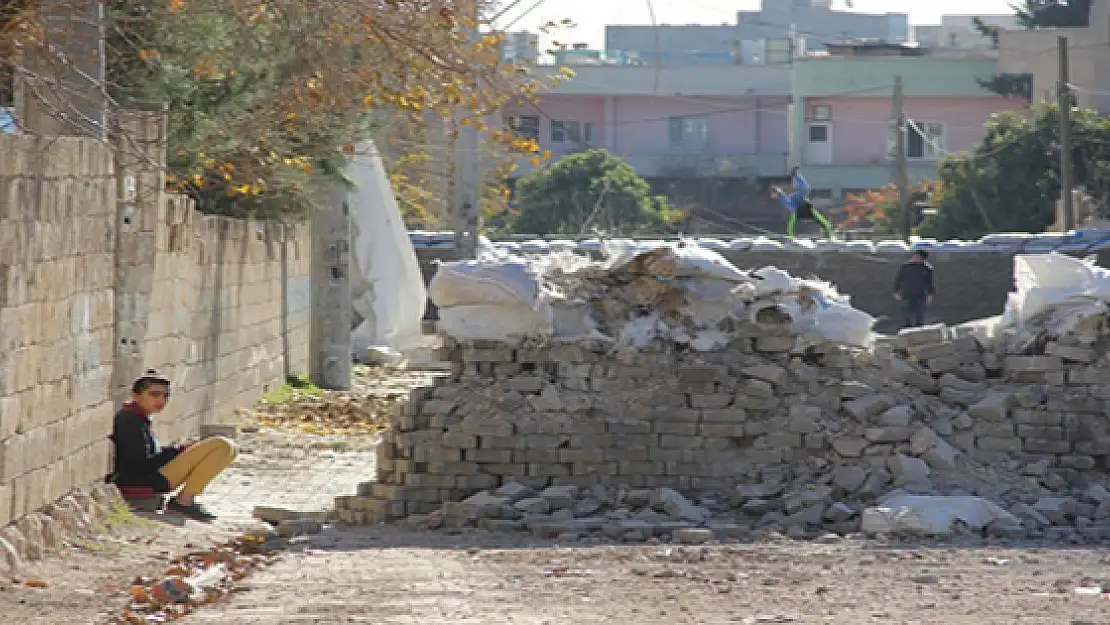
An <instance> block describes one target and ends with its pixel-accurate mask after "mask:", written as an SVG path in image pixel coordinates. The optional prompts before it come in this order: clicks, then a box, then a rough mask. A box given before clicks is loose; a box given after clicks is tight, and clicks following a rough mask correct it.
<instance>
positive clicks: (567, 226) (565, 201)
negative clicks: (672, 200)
mask: <svg viewBox="0 0 1110 625" xmlns="http://www.w3.org/2000/svg"><path fill="white" fill-rule="evenodd" d="M515 195H516V197H515V204H516V209H515V215H514V216H513V218H512V219H511V220H510V223H509V228H510V230H511V231H512V232H516V233H520V234H536V235H549V234H561V235H578V234H580V233H590V232H597V231H600V232H605V233H607V234H610V235H617V234H620V235H636V234H660V233H667V232H673V231H674V228H673V224H674V223H675V222H676V221H677V220H678V219H680V218H681V214H680V213H679V212H678V211H675V210H673V209H671V208H670V207H669V206H668V204H667V200H666V198H663V197H661V196H652V195H651V187H650V185H649V184H648V182H647V181H646V180H644V179H643V178H642V177H641V176H640V175H639V174H637V173H636V170H634V169H633V168H632V167H631V166H630V165H629V164H628V163H626V162H624V161H623V160H621V159H620V158H618V157H616V156H613V155H612V154H610V153H609V152H607V151H605V150H588V151H585V152H579V153H576V154H570V155H568V156H565V157H563V158H562V159H560V160H558V161H556V162H554V163H552V164H549V165H545V166H543V167H541V168H538V169H536V170H535V171H533V172H532V173H530V174H528V175H527V176H523V177H521V178H520V179H519V180H517V183H516V194H515Z"/></svg>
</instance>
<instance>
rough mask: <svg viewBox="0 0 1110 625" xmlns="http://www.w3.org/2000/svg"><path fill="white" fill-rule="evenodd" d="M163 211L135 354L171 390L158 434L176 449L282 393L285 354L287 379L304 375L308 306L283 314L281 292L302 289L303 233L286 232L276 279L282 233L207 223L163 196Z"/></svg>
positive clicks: (186, 203)
mask: <svg viewBox="0 0 1110 625" xmlns="http://www.w3.org/2000/svg"><path fill="white" fill-rule="evenodd" d="M163 211H164V212H163V214H162V215H161V216H160V217H159V219H158V223H159V228H158V231H157V237H156V247H157V256H156V259H155V264H154V279H153V284H152V292H151V297H150V307H151V308H150V320H149V325H148V327H147V332H146V336H145V338H144V340H143V343H142V350H143V362H144V363H146V366H149V367H157V368H158V369H160V370H162V371H163V372H164V373H166V374H167V375H169V376H170V378H171V379H173V380H174V384H175V389H174V397H173V400H172V401H171V402H170V406H169V407H168V409H167V411H166V413H165V414H164V415H163V416H162V417H160V418H159V434H160V436H162V437H164V438H166V440H175V439H179V438H183V437H185V436H188V435H190V434H194V433H196V432H197V430H198V428H199V426H200V425H202V424H205V423H216V422H220V421H222V420H225V419H226V418H227V417H229V416H230V412H231V410H232V409H234V408H237V407H243V406H249V405H250V404H252V403H253V402H254V401H256V400H257V399H258V398H259V396H260V395H261V394H263V393H265V392H267V391H269V390H272V389H274V388H276V387H278V386H280V385H281V384H282V383H283V382H284V380H285V375H286V363H285V362H284V356H283V354H284V350H285V348H286V346H288V349H289V353H290V362H289V363H288V364H289V367H288V370H289V372H290V373H302V372H304V371H305V370H306V368H307V361H308V311H307V306H308V302H307V301H306V300H305V298H303V297H302V298H300V299H299V300H298V301H296V302H291V305H290V307H289V308H290V309H289V310H284V309H283V294H282V291H283V282H284V288H286V289H287V290H288V291H295V290H297V289H299V288H302V283H305V282H307V276H308V263H309V257H308V254H307V250H308V249H309V248H308V245H309V242H308V240H307V228H301V229H297V228H294V227H288V228H287V229H286V230H285V232H286V233H287V234H288V237H289V240H288V242H286V243H284V245H286V253H285V258H286V270H285V272H284V275H283V271H282V252H281V247H282V245H283V242H282V236H283V229H282V227H281V226H280V225H276V224H271V223H266V222H251V221H244V220H237V219H229V218H225V217H213V216H207V215H204V214H201V213H199V212H197V211H196V210H195V209H194V208H193V205H192V202H191V201H190V200H189V199H188V198H186V197H183V196H168V197H167V201H166V202H165V203H164V208H163ZM283 315H286V320H285V323H284V324H283V320H282V317H283ZM283 331H284V332H285V333H286V340H285V341H283V340H282V333H283Z"/></svg>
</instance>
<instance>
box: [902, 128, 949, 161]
mask: <svg viewBox="0 0 1110 625" xmlns="http://www.w3.org/2000/svg"><path fill="white" fill-rule="evenodd" d="M944 154H945V148H944V124H943V123H941V122H923V121H917V120H912V119H908V120H906V158H910V159H917V160H922V161H937V160H940V159H942V158H944Z"/></svg>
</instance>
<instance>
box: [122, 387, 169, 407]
mask: <svg viewBox="0 0 1110 625" xmlns="http://www.w3.org/2000/svg"><path fill="white" fill-rule="evenodd" d="M131 399H132V400H134V402H135V404H136V405H137V406H138V407H139V408H142V409H143V412H145V413H147V414H158V413H159V412H162V411H163V410H165V408H166V402H168V401H169V400H170V387H169V386H168V385H166V384H151V385H150V386H148V387H146V389H144V390H143V392H142V393H132V394H131Z"/></svg>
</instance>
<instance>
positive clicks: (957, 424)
mask: <svg viewBox="0 0 1110 625" xmlns="http://www.w3.org/2000/svg"><path fill="white" fill-rule="evenodd" d="M683 253H684V252H682V251H681V250H675V251H672V252H666V251H665V250H662V251H661V250H656V251H652V252H650V253H647V254H639V255H636V256H634V257H633V258H632V259H631V260H627V261H622V262H621V263H618V264H616V265H613V266H609V267H607V268H604V269H603V270H602V269H599V268H597V267H589V268H586V269H581V270H575V272H573V275H574V276H577V277H578V278H581V280H578V279H576V280H568V279H566V276H565V275H563V274H561V273H560V274H553V275H554V276H555V277H553V278H550V279H548V278H544V280H545V284H546V285H547V286H548V287H551V289H550V291H549V292H550V293H554V294H561V295H560V297H558V298H537V299H536V301H537V302H541V303H543V302H546V304H545V305H547V304H551V303H552V302H554V303H555V304H557V305H558V306H568V307H569V308H568V309H567V310H576V311H578V312H583V311H585V315H586V316H585V319H586V321H587V322H588V324H587V325H589V327H590V329H589V334H590V336H591V337H592V336H593V335H597V336H596V338H590V337H586V336H578V337H576V338H574V339H568V338H566V337H565V336H564V337H563V338H560V334H561V333H562V334H565V333H567V332H569V331H570V330H571V329H575V330H576V331H577V330H581V328H582V323H581V319H580V318H578V317H575V319H576V321H575V322H574V323H571V324H566V323H562V322H560V321H559V320H563V319H566V318H568V315H567V314H565V313H566V311H565V310H564V311H563V312H562V313H559V314H554V315H551V316H550V317H548V318H551V319H555V320H556V322H555V323H553V324H549V326H547V331H548V333H549V334H548V335H547V336H542V337H537V336H533V337H527V338H521V337H517V338H510V337H502V338H500V339H483V338H477V337H469V338H467V339H449V340H448V343H447V347H446V350H447V352H448V353H447V356H448V358H449V359H450V361H451V362H452V363H453V371H452V372H451V374H450V375H447V376H445V377H443V378H441V379H439V380H438V382H437V383H436V384H435V385H434V386H433V387H429V388H424V389H420V390H418V391H417V392H415V393H414V395H413V398H412V401H411V402H410V403H409V404H408V405H406V406H405V407H404V409H403V410H402V411H401V412H400V413H399V414H398V415H396V416H395V418H394V420H393V423H392V427H391V428H390V430H389V431H387V432H386V433H385V435H384V437H383V442H382V444H381V446H380V447H379V455H378V467H377V481H375V482H367V483H365V484H363V485H361V486H360V489H359V492H358V494H357V495H354V496H350V497H342V498H340V499H339V500H338V501H337V502H336V503H337V515H338V517H339V518H340V519H341V520H343V521H346V522H349V523H376V522H381V521H391V520H397V519H401V518H406V517H407V518H408V519H409V520H411V521H413V522H416V523H420V524H423V525H426V526H431V527H437V526H442V525H447V526H449V527H459V526H465V525H471V524H476V525H479V526H482V527H487V528H501V529H517V530H529V531H532V532H535V533H537V534H539V535H544V536H548V535H550V536H559V535H577V534H581V533H593V532H602V533H604V534H606V535H608V536H610V537H623V538H625V539H627V540H643V539H647V538H650V537H653V536H658V535H661V534H666V535H671V536H672V537H673V538H674V539H676V540H680V541H686V542H690V541H701V540H706V539H708V538H710V537H712V536H714V535H717V536H744V535H747V534H748V533H749V532H753V531H763V530H768V529H775V530H780V531H783V532H786V533H788V534H789V535H793V536H809V535H819V534H823V533H827V532H836V533H841V534H846V533H852V532H856V531H859V530H860V529H861V528H862V529H864V530H870V531H875V529H876V528H877V527H878V528H882V527H887V528H888V529H889V528H892V527H896V526H899V524H901V526H902V527H904V526H905V524H906V522H907V521H906V518H908V517H906V515H902V514H901V513H890V514H888V515H887V517H883V516H882V513H879V514H877V513H876V511H882V510H887V508H889V507H897V506H896V505H895V504H894V503H891V502H892V501H894V502H901V503H899V504H898V506H902V507H905V506H909V507H910V508H913V507H914V506H917V507H916V511H915V514H917V515H918V517H919V518H918V522H917V525H916V526H915V527H917V528H918V529H921V528H922V527H925V526H928V527H929V529H930V532H931V533H946V532H948V530H949V529H950V528H949V526H950V521H951V520H953V519H958V520H959V521H962V522H963V523H964V524H966V525H969V526H972V527H976V528H978V529H985V530H989V531H992V532H994V533H996V534H998V535H1002V536H1006V537H1014V538H1025V537H1043V536H1049V537H1053V538H1061V539H1069V540H1076V541H1080V540H1102V539H1110V492H1107V490H1106V489H1105V488H1104V483H1105V481H1106V477H1107V476H1106V475H1105V471H1106V470H1107V469H1108V467H1110V461H1108V456H1110V423H1108V421H1107V419H1106V417H1105V414H1106V407H1107V406H1106V401H1107V399H1110V392H1108V391H1107V388H1110V384H1107V383H1106V381H1107V380H1110V376H1108V374H1110V360H1108V359H1107V350H1106V346H1107V343H1106V338H1107V335H1108V329H1107V320H1108V319H1110V316H1108V315H1110V305H1108V304H1107V303H1106V298H1101V299H1100V298H1095V297H1092V296H1091V294H1092V293H1094V292H1095V291H1093V290H1091V289H1089V288H1088V289H1086V290H1085V291H1084V295H1083V296H1081V297H1079V296H1075V297H1065V298H1064V301H1065V303H1060V299H1059V298H1060V297H1061V292H1062V291H1061V289H1063V286H1061V285H1062V284H1063V283H1062V282H1060V281H1057V283H1056V284H1054V285H1052V289H1049V290H1041V291H1038V290H1037V289H1035V288H1024V287H1023V290H1022V293H1023V294H1024V295H1025V297H1023V298H1018V299H1017V300H1015V302H1014V305H1013V306H1012V307H1010V308H1008V310H1007V315H1008V317H1006V318H1005V319H1004V320H1003V322H1001V323H994V324H990V325H989V326H982V325H981V326H975V325H970V326H961V327H957V328H947V327H944V326H930V327H925V328H919V329H914V330H908V331H903V332H902V333H900V334H899V335H898V336H895V337H879V338H878V340H877V341H874V340H873V338H874V337H868V340H866V341H862V340H859V339H860V338H861V334H860V333H859V332H858V329H859V328H858V327H857V324H858V322H859V321H860V319H859V318H858V317H857V316H855V315H853V314H850V313H851V312H852V311H851V310H845V309H844V305H843V303H842V302H841V303H839V304H838V303H837V301H836V298H835V292H834V291H833V290H831V289H828V288H826V287H825V286H821V285H820V284H818V283H799V282H797V281H794V280H792V279H790V278H789V276H785V275H783V274H781V273H776V272H774V271H762V270H761V272H757V273H756V274H753V275H751V276H748V275H739V274H737V275H732V274H729V275H731V276H732V277H730V278H729V280H731V284H732V285H733V286H732V287H729V289H727V290H726V291H727V297H726V298H725V299H726V300H727V305H725V306H719V305H716V304H714V305H713V306H708V308H706V307H705V305H706V304H707V303H714V302H717V303H719V302H718V300H717V299H713V298H711V299H712V301H711V302H706V301H702V300H699V299H698V298H699V297H701V298H703V299H704V297H706V294H708V293H717V294H719V293H721V292H722V291H721V290H720V289H717V288H709V285H710V283H709V282H706V278H705V275H700V276H697V275H695V273H696V272H694V273H689V272H685V270H684V269H683V266H686V267H689V266H690V265H691V263H694V262H695V261H694V260H691V259H690V258H688V257H687V258H685V260H684V259H683V257H682V254H683ZM702 260H704V259H702ZM697 262H699V263H700V262H701V261H697ZM1053 262H1057V261H1053ZM1058 262H1063V261H1058ZM1069 262H1072V261H1069ZM684 263H685V265H684ZM1051 264H1052V262H1049V261H1044V262H1042V263H1041V264H1039V265H1038V263H1037V262H1033V261H1032V260H1031V261H1030V262H1029V264H1028V266H1027V268H1028V269H1030V271H1029V272H1022V276H1025V277H1019V278H1020V279H1019V282H1020V283H1022V284H1025V283H1026V282H1029V279H1028V277H1027V276H1028V275H1032V274H1034V273H1036V271H1037V270H1038V267H1040V268H1042V269H1043V267H1047V266H1048V265H1051ZM707 267H708V269H706V268H707ZM702 268H703V269H704V270H705V271H711V272H716V273H718V274H720V275H725V273H722V271H721V269H722V267H720V266H713V267H710V266H709V265H705V264H704V263H702ZM517 269H519V267H518V268H517ZM726 269H727V268H726ZM1068 269H1069V270H1070V271H1071V273H1072V274H1075V275H1079V274H1081V273H1082V271H1080V270H1081V269H1083V268H1082V267H1079V266H1073V265H1068ZM483 272H484V274H483V275H487V276H488V272H486V271H485V270H483ZM703 273H704V272H703ZM1041 273H1042V275H1045V276H1047V275H1048V274H1046V273H1044V272H1043V271H1042V272H1041ZM1057 273H1058V274H1059V275H1063V274H1064V273H1067V272H1057ZM445 275H447V274H445ZM749 278H753V279H751V280H749ZM1089 282H1090V283H1091V284H1094V283H1095V282H1094V281H1089ZM1045 284H1048V283H1047V282H1045ZM560 285H561V286H560ZM826 286H827V285H826ZM556 287H558V288H556ZM545 288H546V287H545ZM1084 288H1086V287H1084ZM435 290H436V289H434V288H433V291H435ZM456 291H459V290H458V289H456ZM583 294H587V295H583ZM699 294H700V295H699ZM1050 296H1051V297H1050ZM1054 298H1055V299H1054ZM1019 300H1020V301H1019ZM472 305H473V302H470V303H467V302H459V303H458V305H457V306H456V307H455V308H456V310H464V309H467V308H468V306H472ZM514 310H515V309H514ZM519 310H520V312H519V314H521V315H523V314H526V313H527V311H530V310H533V308H529V307H524V308H521V309H519ZM699 311H700V312H699ZM533 312H534V310H533ZM569 316H571V317H574V315H569ZM645 319H646V320H648V321H649V322H650V323H648V324H647V325H645V324H644V323H642V322H643V320H645ZM1015 319H1017V320H1020V323H1017V322H1015V321H1014V320H1015ZM507 322H508V321H506V323H507ZM622 324H623V325H622ZM865 325H869V322H867V323H865ZM541 326H543V324H541V323H534V322H529V323H525V324H521V325H520V326H519V327H522V328H539V327H541ZM457 327H458V328H459V330H460V331H463V330H473V329H475V328H477V327H478V326H474V325H467V324H459V325H458V326H457ZM985 327H989V328H991V329H992V331H991V332H987V331H984V328H985ZM644 328H650V330H651V332H648V333H645V332H643V330H644ZM481 329H485V330H488V329H492V328H491V326H490V324H485V325H484V326H482V328H481ZM833 335H837V336H839V337H841V338H840V339H839V340H838V341H836V342H834V341H832V340H830V336H833ZM864 335H866V332H865V333H864ZM613 337H620V338H619V340H614V338H613ZM853 341H855V346H850V345H847V344H845V343H851V342H853ZM914 496H918V498H917V499H914V498H913V497H914ZM899 497H900V498H899ZM907 497H908V499H907ZM922 497H924V498H922ZM929 497H940V498H939V499H937V498H933V499H930V498H929ZM884 506H886V507H884ZM887 512H889V510H887ZM943 514H950V516H951V517H952V518H951V519H948V520H943V519H942V520H941V521H937V519H938V518H940V517H942V516H943ZM899 515H901V516H899ZM884 524H885V525H884ZM911 525H912V524H911Z"/></svg>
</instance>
